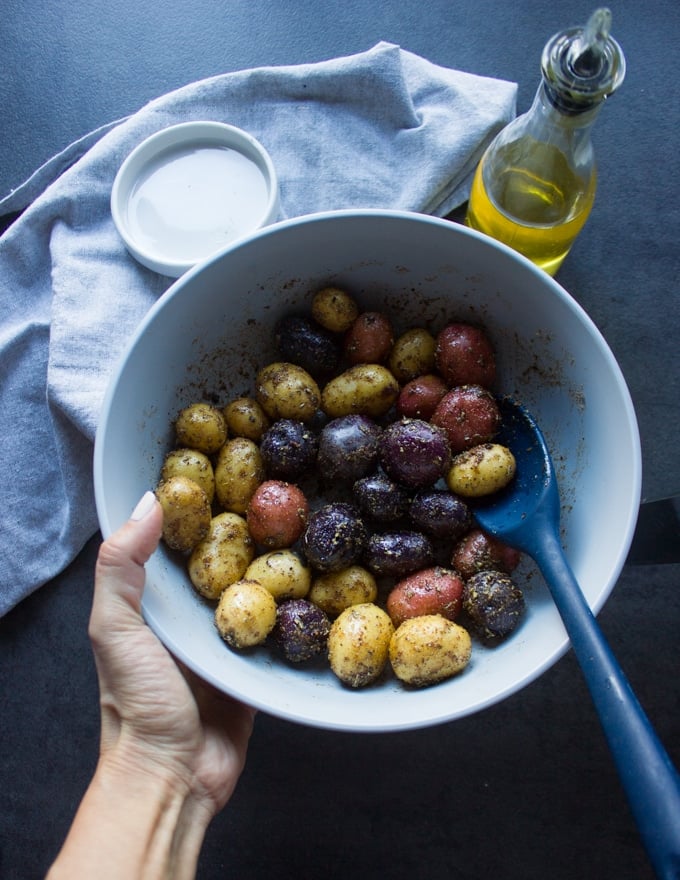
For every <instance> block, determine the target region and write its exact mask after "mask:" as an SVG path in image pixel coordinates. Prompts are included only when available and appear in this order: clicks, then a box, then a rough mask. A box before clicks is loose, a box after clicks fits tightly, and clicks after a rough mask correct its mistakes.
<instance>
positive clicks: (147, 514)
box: [92, 492, 163, 628]
mask: <svg viewBox="0 0 680 880" xmlns="http://www.w3.org/2000/svg"><path fill="white" fill-rule="evenodd" d="M162 528H163V511H162V508H161V505H160V503H159V502H158V500H157V498H156V496H155V495H154V493H153V492H146V493H145V494H144V495H143V497H142V498H141V500H140V501H139V503H138V504H137V506H136V507H135V509H134V511H133V512H132V514H131V516H130V519H129V520H128V521H127V522H126V523H125V524H124V525H123V526H121V528H119V529H118V530H117V531H116V532H114V533H113V534H112V535H110V536H109V537H108V538H107V539H106V540H105V541H104V542H103V544H102V545H101V547H100V548H99V555H98V557H97V565H96V569H95V591H94V602H93V606H92V624H93V625H94V626H95V628H96V626H97V624H98V623H99V622H101V623H102V625H106V618H108V617H109V615H110V614H111V613H112V612H113V611H114V607H115V606H114V603H115V604H116V605H119V603H120V602H121V601H122V602H123V603H124V604H126V605H127V606H128V608H130V609H132V610H133V611H134V612H135V613H136V615H139V613H140V607H141V601H142V591H143V589H144V581H145V571H144V564H145V563H146V562H147V560H148V559H149V557H150V556H151V554H152V553H153V552H154V550H155V549H156V547H157V546H158V542H159V540H160V536H161V531H162Z"/></svg>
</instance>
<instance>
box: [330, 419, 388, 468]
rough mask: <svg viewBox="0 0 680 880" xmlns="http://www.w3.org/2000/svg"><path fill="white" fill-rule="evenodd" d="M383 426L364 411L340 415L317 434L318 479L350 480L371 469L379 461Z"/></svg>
mask: <svg viewBox="0 0 680 880" xmlns="http://www.w3.org/2000/svg"><path fill="white" fill-rule="evenodd" d="M381 434H382V428H380V427H379V425H377V424H376V423H375V422H374V421H373V420H372V419H369V418H368V416H364V415H348V416H340V417H339V418H337V419H333V420H332V421H330V422H328V424H327V425H325V426H324V428H323V429H322V430H321V434H320V435H319V451H318V454H317V467H318V469H319V475H320V477H321V480H322V481H323V482H326V483H333V482H336V481H338V480H339V481H342V482H350V483H353V482H354V481H355V480H358V479H360V478H361V477H363V476H366V474H368V473H370V472H371V471H372V470H373V469H374V468H375V466H376V464H377V462H378V442H379V440H380V435H381Z"/></svg>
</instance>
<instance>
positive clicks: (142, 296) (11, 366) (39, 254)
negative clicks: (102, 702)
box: [0, 42, 516, 615]
mask: <svg viewBox="0 0 680 880" xmlns="http://www.w3.org/2000/svg"><path fill="white" fill-rule="evenodd" d="M515 100H516V85H515V84H514V83H510V82H505V81H503V80H497V79H490V78H487V77H481V76H475V75H472V74H469V73H463V72H460V71H456V70H451V69H448V68H443V67H439V66H437V65H434V64H432V63H430V62H429V61H427V60H425V59H423V58H421V57H419V56H417V55H414V54H412V53H410V52H407V51H405V50H403V49H401V48H400V47H399V46H396V45H393V44H390V43H385V42H381V43H379V44H377V45H376V46H374V47H373V48H372V49H370V50H369V51H367V52H363V53H359V54H356V55H352V56H349V57H343V58H337V59H333V60H330V61H324V62H320V63H316V64H303V65H296V66H288V67H265V68H256V69H252V70H246V71H240V72H235V73H228V74H224V75H221V76H216V77H211V78H209V79H205V80H201V81H199V82H195V83H192V84H190V85H187V86H185V87H183V88H180V89H178V90H176V91H173V92H171V93H169V94H167V95H164V96H162V97H160V98H158V99H156V100H154V101H152V102H151V103H149V104H147V105H146V106H145V107H143V108H142V109H140V110H139V111H138V112H137V113H135V114H133V115H131V116H129V117H126V118H125V119H122V120H117V121H116V122H112V123H110V124H108V125H105V126H103V127H102V128H100V129H97V130H96V131H94V132H92V133H90V134H89V135H86V136H85V137H84V138H82V139H80V140H79V141H77V142H76V143H74V144H72V145H71V146H70V147H68V148H67V149H66V150H64V151H63V152H62V153H60V154H59V155H58V156H55V157H54V158H53V159H51V160H50V161H49V162H47V163H46V164H45V165H43V166H42V167H41V168H39V169H38V170H37V171H36V172H35V174H33V175H32V176H31V177H30V178H29V179H28V180H27V181H26V182H25V183H24V184H22V185H21V186H20V187H18V188H17V189H16V190H14V191H13V192H12V193H10V194H9V195H8V196H6V197H5V198H4V199H3V200H1V201H0V214H6V213H10V212H14V211H23V214H22V215H21V216H20V217H19V219H18V220H16V221H15V223H14V224H13V225H12V226H10V228H9V229H8V230H7V232H6V233H5V234H4V236H2V238H0V309H1V311H0V315H1V316H2V317H1V319H0V450H1V455H2V463H3V468H4V471H5V475H4V479H3V480H2V481H1V488H0V511H2V520H1V526H0V615H3V614H5V613H6V612H7V611H8V610H9V609H11V608H12V607H13V606H14V605H15V604H16V603H17V602H19V601H20V600H21V599H22V598H24V597H25V596H27V595H28V594H29V593H31V592H32V591H33V590H35V589H37V588H38V587H39V586H41V585H42V584H44V583H46V582H47V581H49V580H50V579H52V578H53V577H54V576H55V575H57V574H58V573H59V572H60V571H62V570H63V569H64V568H65V567H66V566H67V565H68V564H69V563H70V562H71V561H72V560H73V559H74V558H75V556H76V555H77V554H78V552H79V551H80V549H81V548H82V547H83V545H84V544H85V542H86V541H87V540H88V539H89V538H90V537H91V536H92V535H93V534H95V532H96V530H97V518H96V512H95V507H94V496H93V488H92V474H91V468H92V448H93V446H92V444H93V440H94V435H95V431H96V426H97V416H98V413H99V409H100V406H101V401H102V398H103V395H104V391H105V388H106V384H107V381H108V377H109V375H110V373H111V370H112V368H113V367H114V365H115V363H116V361H117V359H118V358H119V356H120V355H121V353H122V351H123V349H124V347H125V344H126V341H127V339H128V338H129V336H130V334H131V333H132V331H133V330H134V328H135V326H136V325H137V324H138V322H139V321H140V320H141V318H142V317H143V316H144V314H145V313H146V311H147V310H148V309H149V307H150V306H151V305H152V304H153V303H154V302H155V300H156V299H157V298H158V297H159V296H160V295H161V294H162V293H163V292H164V291H165V289H166V288H167V287H169V286H170V284H171V283H172V280H171V279H169V278H165V277H163V276H160V275H157V274H155V273H154V272H151V271H149V270H147V269H145V268H143V267H142V266H140V265H138V264H137V263H136V262H135V261H134V260H133V258H132V257H130V256H129V254H128V253H127V251H126V250H125V248H124V246H123V243H122V241H121V240H120V238H119V237H118V234H117V232H116V229H115V227H114V225H113V221H112V219H111V215H110V210H109V196H110V191H111V186H112V183H113V179H114V176H115V174H116V172H117V170H118V168H119V167H120V164H121V163H122V162H123V160H124V159H125V157H126V156H127V155H128V153H129V152H130V151H131V150H132V149H133V148H134V147H135V146H136V145H137V144H138V143H140V142H141V141H142V140H143V139H144V138H146V137H147V136H148V135H150V134H152V133H153V132H155V131H158V130H159V129H162V128H165V127H166V126H168V125H173V124H175V123H178V122H184V121H188V120H193V119H197V120H198V119H209V120H217V121H221V122H228V123H230V124H233V125H236V126H238V127H240V128H243V129H245V130H246V131H248V132H250V133H251V134H252V135H254V136H255V137H256V138H258V139H259V140H260V141H261V142H262V143H263V145H264V146H265V147H266V149H267V150H268V151H269V153H270V155H271V157H272V159H273V161H274V164H275V166H276V168H277V172H278V174H279V181H280V187H281V208H282V215H283V216H284V217H294V216H299V215H303V214H309V213H313V212H316V211H325V210H334V209H340V208H352V207H355V208H369V207H371V208H375V207H380V208H395V209H402V210H410V211H418V212H423V213H431V214H436V215H438V216H445V215H446V214H448V213H449V212H450V211H452V210H453V209H454V208H456V207H458V206H459V205H460V204H462V203H463V202H464V201H465V200H466V198H467V196H468V194H469V187H470V182H471V176H472V172H473V171H474V168H475V166H476V164H477V162H478V160H479V158H480V157H481V154H482V152H483V150H484V148H485V147H486V145H487V143H488V142H489V141H490V139H491V138H492V137H493V135H494V134H495V133H496V132H497V131H498V130H499V129H500V128H501V127H502V126H503V125H505V124H506V123H507V122H509V121H510V120H511V119H512V118H513V116H514V113H515ZM24 209H25V210H24Z"/></svg>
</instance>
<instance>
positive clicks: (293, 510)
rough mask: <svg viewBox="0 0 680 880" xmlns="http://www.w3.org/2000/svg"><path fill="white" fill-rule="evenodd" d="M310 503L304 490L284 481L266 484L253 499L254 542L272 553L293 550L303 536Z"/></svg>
mask: <svg viewBox="0 0 680 880" xmlns="http://www.w3.org/2000/svg"><path fill="white" fill-rule="evenodd" d="M308 516H309V503H308V502H307V498H306V497H305V495H304V493H303V492H302V490H301V489H300V488H299V487H298V486H296V485H295V484H293V483H287V482H285V481H284V480H265V482H264V483H261V484H260V485H259V486H258V487H257V489H256V490H255V492H254V494H253V497H252V498H251V499H250V503H249V505H248V510H247V512H246V520H247V522H248V528H249V529H250V534H251V535H252V536H253V538H254V540H255V541H256V542H257V543H258V544H261V545H262V546H263V547H266V548H268V549H269V550H281V549H283V548H284V547H290V546H291V545H292V544H294V543H295V542H296V541H297V539H298V538H299V537H300V535H302V533H303V531H304V529H305V526H306V525H307V517H308Z"/></svg>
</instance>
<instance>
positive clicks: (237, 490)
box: [215, 437, 265, 513]
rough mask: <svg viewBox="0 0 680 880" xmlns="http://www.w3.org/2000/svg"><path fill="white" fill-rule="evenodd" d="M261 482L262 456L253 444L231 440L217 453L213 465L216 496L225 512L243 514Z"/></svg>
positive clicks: (262, 471) (235, 439) (247, 441)
mask: <svg viewBox="0 0 680 880" xmlns="http://www.w3.org/2000/svg"><path fill="white" fill-rule="evenodd" d="M264 478H265V470H264V463H263V461H262V455H261V453H260V450H259V448H258V446H257V444H256V443H254V442H253V441H252V440H248V439H247V438H246V437H234V439H233V440H228V441H227V442H226V443H225V444H224V446H223V447H222V448H221V449H220V451H219V453H218V455H217V462H216V464H215V493H216V495H217V500H218V501H219V503H220V504H221V505H222V507H223V508H224V509H225V510H230V511H232V513H245V512H246V511H247V509H248V504H249V503H250V499H251V498H252V497H253V494H254V492H255V490H256V489H257V487H258V486H259V485H260V484H261V483H262V482H264Z"/></svg>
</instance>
